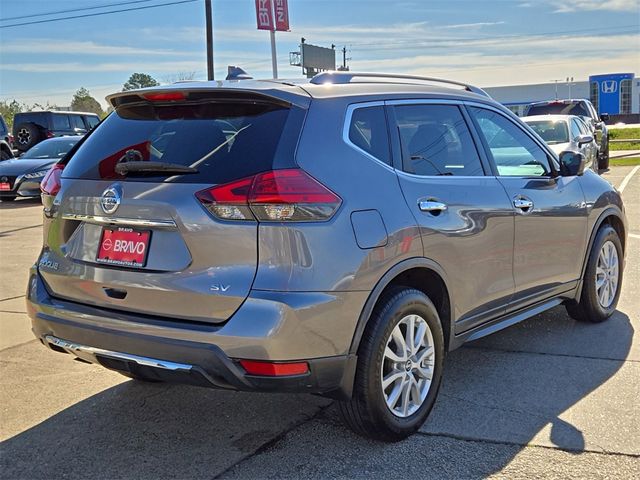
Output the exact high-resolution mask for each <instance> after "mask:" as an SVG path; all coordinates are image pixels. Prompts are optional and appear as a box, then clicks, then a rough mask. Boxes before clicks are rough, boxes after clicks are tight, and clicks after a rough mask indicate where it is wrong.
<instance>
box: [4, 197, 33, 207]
mask: <svg viewBox="0 0 640 480" xmlns="http://www.w3.org/2000/svg"><path fill="white" fill-rule="evenodd" d="M37 205H42V203H41V202H40V197H36V198H16V199H15V200H13V201H11V202H7V201H0V210H15V209H16V208H26V207H35V206H37Z"/></svg>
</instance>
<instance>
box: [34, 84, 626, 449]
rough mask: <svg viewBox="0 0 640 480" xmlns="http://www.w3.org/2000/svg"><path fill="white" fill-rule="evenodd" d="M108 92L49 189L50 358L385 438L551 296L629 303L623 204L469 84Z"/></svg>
mask: <svg viewBox="0 0 640 480" xmlns="http://www.w3.org/2000/svg"><path fill="white" fill-rule="evenodd" d="M437 85H440V86H437ZM108 100H109V102H110V103H111V105H113V108H114V112H113V113H112V114H111V115H110V116H109V117H108V118H107V119H106V120H104V121H103V122H102V123H101V124H100V125H99V126H98V127H97V128H96V129H95V130H93V131H92V132H90V133H89V134H88V135H87V136H86V137H84V138H83V139H82V140H81V141H80V142H79V143H78V144H77V145H76V147H75V148H74V149H73V150H72V151H71V152H70V153H69V154H68V155H67V157H66V158H64V159H63V160H62V161H61V162H60V163H59V164H57V165H56V166H54V167H53V168H52V170H51V171H50V172H49V174H48V175H47V177H46V178H45V179H44V180H43V183H42V189H43V202H44V204H45V210H44V246H43V248H42V253H41V255H40V256H39V258H38V261H37V263H36V265H34V266H33V268H32V269H31V272H30V279H29V284H28V292H27V309H28V312H29V315H30V317H31V319H32V324H33V332H34V333H35V335H36V336H37V338H39V339H40V340H41V342H42V343H43V344H44V345H46V346H47V347H49V348H51V349H53V350H55V351H58V352H62V353H69V354H71V355H74V356H76V357H79V358H80V359H82V360H86V361H89V362H94V363H98V364H100V365H103V366H104V367H106V368H109V369H113V370H116V371H119V372H121V373H123V374H124V375H126V376H129V377H132V378H134V379H138V380H151V381H172V382H180V383H189V384H194V385H201V386H208V387H217V388H226V389H234V390H242V391H276V392H308V393H314V394H320V395H324V396H327V397H331V398H335V399H337V400H338V401H339V405H340V411H341V413H342V415H343V417H344V419H345V420H346V423H347V424H348V425H349V426H351V428H353V429H354V430H356V431H357V432H359V433H361V434H363V435H367V436H370V437H373V438H378V439H382V440H387V441H393V440H398V439H401V438H403V437H406V436H407V435H409V434H411V433H412V432H414V431H416V430H417V429H418V428H419V427H420V425H421V424H422V423H423V422H424V421H425V419H426V418H427V415H428V414H429V412H430V410H431V408H432V406H433V404H434V401H435V399H436V395H437V393H438V389H439V386H440V381H441V378H442V372H443V366H444V362H445V357H446V353H447V352H448V351H450V350H453V349H455V348H457V347H459V346H461V345H462V344H464V343H465V342H468V341H471V340H476V339H478V338H481V337H483V336H485V335H488V334H490V333H493V332H495V331H497V330H500V329H502V328H505V327H507V326H509V325H513V324H514V323H516V322H519V321H521V320H524V319H526V318H528V317H531V316H533V315H536V314H538V313H540V312H542V311H545V310H547V309H550V308H552V307H555V306H557V305H560V304H565V305H566V307H567V310H568V312H569V315H571V316H572V317H574V318H576V319H579V320H584V321H590V322H601V321H604V320H606V319H607V318H609V317H610V316H611V314H612V313H613V312H614V310H615V308H616V304H617V302H618V297H619V295H620V286H621V282H622V272H623V265H624V261H623V259H624V250H625V243H626V242H625V240H626V231H627V223H626V220H625V215H624V208H623V204H622V200H621V197H620V195H619V194H618V193H617V192H616V190H615V189H614V188H613V187H611V185H609V183H607V182H606V181H605V180H603V179H602V178H600V177H599V176H598V175H596V174H595V173H594V172H593V171H590V170H585V161H584V158H582V155H581V154H579V153H575V152H561V154H560V155H559V156H557V155H556V154H555V153H554V152H553V151H552V150H551V149H550V148H549V147H548V146H547V145H546V144H545V143H544V141H543V140H542V139H541V138H540V137H538V136H537V135H536V134H535V133H534V132H533V130H531V129H530V128H529V127H527V126H526V125H525V124H524V123H523V122H521V121H520V120H519V119H518V118H517V117H515V116H514V115H513V114H512V113H511V112H509V110H507V109H505V108H504V107H502V106H500V105H499V104H498V103H497V102H495V101H493V100H492V99H491V98H489V97H488V96H487V95H486V94H485V93H484V92H483V91H482V90H480V89H478V88H475V87H472V86H467V85H463V84H458V83H456V82H449V81H446V80H437V79H429V78H421V77H411V76H393V75H384V74H357V73H352V72H344V73H322V74H319V75H317V76H316V77H314V78H313V79H312V80H311V81H310V82H308V83H300V84H294V83H288V82H284V81H283V82H279V81H251V80H242V81H233V82H221V83H214V82H205V83H189V84H184V83H182V84H176V85H173V86H169V87H158V88H152V89H144V90H138V91H127V92H121V93H117V94H114V95H111V96H110V97H108Z"/></svg>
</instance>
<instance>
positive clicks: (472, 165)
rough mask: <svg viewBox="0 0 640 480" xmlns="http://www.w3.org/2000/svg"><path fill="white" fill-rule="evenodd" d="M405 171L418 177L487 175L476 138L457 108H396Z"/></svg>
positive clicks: (426, 106)
mask: <svg viewBox="0 0 640 480" xmlns="http://www.w3.org/2000/svg"><path fill="white" fill-rule="evenodd" d="M394 110H395V117H396V121H397V123H398V125H397V126H398V132H399V134H400V140H401V143H402V152H403V153H402V157H403V158H402V165H403V170H404V171H405V172H407V173H413V174H415V175H484V171H483V170H482V164H481V163H480V158H479V157H478V152H477V151H476V148H475V145H474V143H473V139H472V138H471V134H470V133H469V129H468V127H467V124H466V123H465V121H464V117H463V116H462V113H461V112H460V110H459V109H458V107H456V106H455V105H400V106H396V107H394Z"/></svg>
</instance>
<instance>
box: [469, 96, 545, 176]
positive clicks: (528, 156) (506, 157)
mask: <svg viewBox="0 0 640 480" xmlns="http://www.w3.org/2000/svg"><path fill="white" fill-rule="evenodd" d="M470 111H471V113H472V114H473V116H474V117H475V119H476V121H477V122H478V126H479V127H480V132H481V134H482V135H483V136H484V139H485V141H486V142H487V145H488V146H489V150H490V151H491V155H492V157H493V161H494V163H495V164H496V167H497V169H498V174H499V175H503V176H516V177H528V176H543V175H549V174H550V173H551V169H550V167H549V159H548V157H547V154H546V153H545V151H544V150H543V149H542V148H540V147H539V146H538V144H537V143H536V142H535V141H534V140H533V139H532V138H531V137H530V136H529V135H527V134H526V133H525V132H524V131H523V130H522V129H521V128H519V127H518V126H517V125H516V124H515V123H513V122H512V121H511V120H509V119H508V118H506V117H504V116H503V115H501V114H499V113H497V112H494V111H492V110H486V109H484V108H476V107H471V108H470Z"/></svg>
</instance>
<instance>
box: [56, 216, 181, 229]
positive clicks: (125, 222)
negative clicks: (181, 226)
mask: <svg viewBox="0 0 640 480" xmlns="http://www.w3.org/2000/svg"><path fill="white" fill-rule="evenodd" d="M62 218H63V219H64V220H79V221H81V222H87V223H96V224H98V225H118V226H125V227H153V228H177V226H176V223H175V222H174V221H173V220H146V219H143V218H122V217H105V216H102V215H82V214H76V213H64V214H62Z"/></svg>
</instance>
